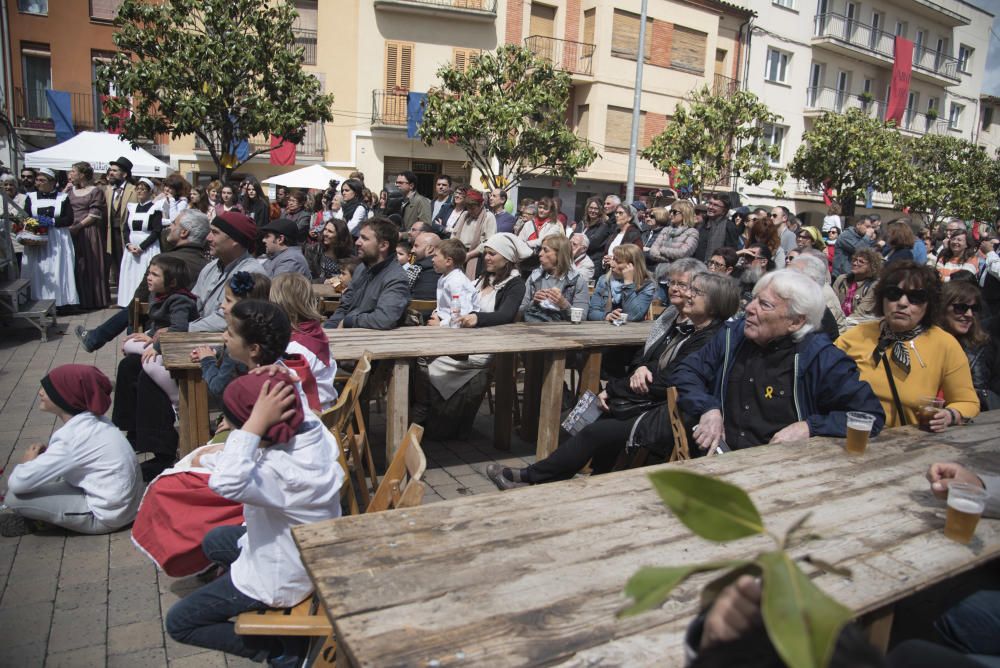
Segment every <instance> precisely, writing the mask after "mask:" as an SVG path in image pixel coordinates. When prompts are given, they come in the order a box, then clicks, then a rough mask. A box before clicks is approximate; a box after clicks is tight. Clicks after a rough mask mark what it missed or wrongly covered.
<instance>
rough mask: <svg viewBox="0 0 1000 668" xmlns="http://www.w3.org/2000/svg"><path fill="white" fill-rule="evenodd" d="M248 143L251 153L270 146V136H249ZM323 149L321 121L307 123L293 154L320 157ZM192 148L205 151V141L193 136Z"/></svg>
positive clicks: (324, 143)
mask: <svg viewBox="0 0 1000 668" xmlns="http://www.w3.org/2000/svg"><path fill="white" fill-rule="evenodd" d="M248 143H249V144H250V146H249V149H250V153H253V152H254V151H259V150H260V149H266V148H270V147H271V138H270V137H266V136H264V135H257V136H255V137H251V138H250V139H249V141H248ZM325 149H326V136H325V134H324V132H323V123H321V122H317V123H309V124H307V125H306V131H305V134H304V135H303V136H302V141H300V142H299V143H298V144H296V146H295V155H296V156H297V157H306V158H322V157H323V153H324V151H325ZM194 150H195V151H198V152H207V151H208V146H206V145H205V142H203V141H202V140H201V138H200V137H198V136H195V140H194ZM264 155H265V156H266V155H267V154H266V153H265V154H264Z"/></svg>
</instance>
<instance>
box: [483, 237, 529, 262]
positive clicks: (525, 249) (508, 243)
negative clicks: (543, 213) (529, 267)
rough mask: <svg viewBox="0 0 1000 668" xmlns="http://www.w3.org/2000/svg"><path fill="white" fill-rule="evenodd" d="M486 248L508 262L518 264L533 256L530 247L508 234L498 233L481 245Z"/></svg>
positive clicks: (518, 238)
mask: <svg viewBox="0 0 1000 668" xmlns="http://www.w3.org/2000/svg"><path fill="white" fill-rule="evenodd" d="M483 245H484V246H486V247H487V248H492V249H493V250H495V251H496V252H497V253H499V254H500V255H501V256H502V257H504V258H506V260H507V261H508V262H513V263H515V264H516V263H518V262H520V261H522V260H527V259H528V258H529V257H531V256H532V255H533V254H534V251H532V250H531V247H530V246H529V245H528V244H526V243H525V242H524V240H522V239H521V238H520V237H517V236H514V235H513V234H511V233H510V232H499V233H497V234H494V235H493V236H492V237H490V238H489V239H487V240H486V243H484V244H483Z"/></svg>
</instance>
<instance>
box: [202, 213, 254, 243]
mask: <svg viewBox="0 0 1000 668" xmlns="http://www.w3.org/2000/svg"><path fill="white" fill-rule="evenodd" d="M212 225H214V226H216V227H217V228H219V229H220V230H222V231H223V232H225V233H226V234H228V235H229V236H230V237H231V238H232V239H233V241H235V242H236V243H238V244H239V245H241V246H243V247H244V248H246V249H247V250H253V245H254V240H255V239H256V238H257V226H256V225H255V224H254V222H253V219H252V218H250V217H248V216H244V215H243V214H242V213H239V212H238V211H224V212H223V213H220V214H219V215H217V216H216V217H215V218H213V219H212Z"/></svg>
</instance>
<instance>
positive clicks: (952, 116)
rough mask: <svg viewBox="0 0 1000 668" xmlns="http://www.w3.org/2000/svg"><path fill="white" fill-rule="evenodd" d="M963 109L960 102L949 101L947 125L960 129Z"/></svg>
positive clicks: (953, 128)
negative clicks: (949, 108)
mask: <svg viewBox="0 0 1000 668" xmlns="http://www.w3.org/2000/svg"><path fill="white" fill-rule="evenodd" d="M963 111H965V106H964V105H961V104H956V103H955V102H952V103H951V110H950V111H949V112H948V127H949V128H950V129H952V130H961V129H962V112H963Z"/></svg>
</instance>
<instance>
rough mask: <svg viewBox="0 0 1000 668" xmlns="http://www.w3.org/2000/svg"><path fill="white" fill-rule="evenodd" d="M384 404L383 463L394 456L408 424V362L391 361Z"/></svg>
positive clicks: (389, 460) (387, 462) (387, 463)
mask: <svg viewBox="0 0 1000 668" xmlns="http://www.w3.org/2000/svg"><path fill="white" fill-rule="evenodd" d="M391 363H392V375H391V376H390V377H389V396H388V397H386V402H385V463H386V466H388V465H389V462H391V461H392V456H393V455H394V454H396V448H397V447H399V444H400V443H401V442H402V441H403V435H404V434H405V433H406V429H407V427H408V426H409V422H410V361H409V360H405V359H403V360H393V361H392V362H391Z"/></svg>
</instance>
